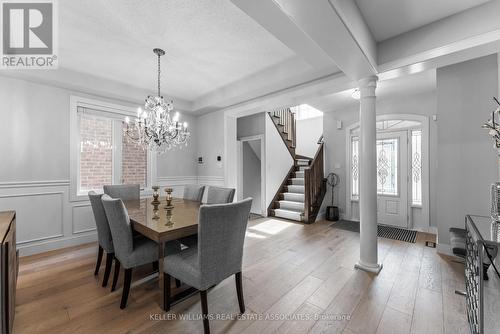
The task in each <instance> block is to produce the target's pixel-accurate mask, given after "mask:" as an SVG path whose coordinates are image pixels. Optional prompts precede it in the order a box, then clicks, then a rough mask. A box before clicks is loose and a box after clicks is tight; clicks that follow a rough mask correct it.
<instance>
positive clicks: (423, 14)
mask: <svg viewBox="0 0 500 334" xmlns="http://www.w3.org/2000/svg"><path fill="white" fill-rule="evenodd" d="M355 1H356V4H357V5H358V8H359V10H360V11H361V14H362V15H363V18H364V19H365V21H366V23H367V24H368V26H369V28H370V30H371V32H372V34H373V36H374V38H375V40H377V41H383V40H386V39H388V38H391V37H394V36H397V35H400V34H402V33H405V32H408V31H410V30H413V29H416V28H419V27H422V26H424V25H426V24H429V23H432V22H435V21H439V20H441V19H443V18H445V17H447V16H450V15H453V14H457V13H459V12H462V11H464V10H467V9H470V8H472V7H475V6H478V5H481V4H483V3H486V2H488V1H489V0H355Z"/></svg>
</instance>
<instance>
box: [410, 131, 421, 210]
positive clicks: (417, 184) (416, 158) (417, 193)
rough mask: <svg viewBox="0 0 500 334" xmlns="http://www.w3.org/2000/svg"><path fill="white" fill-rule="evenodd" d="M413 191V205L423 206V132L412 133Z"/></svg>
mask: <svg viewBox="0 0 500 334" xmlns="http://www.w3.org/2000/svg"><path fill="white" fill-rule="evenodd" d="M411 191H412V196H411V200H412V204H413V205H422V131H421V130H413V131H412V132H411Z"/></svg>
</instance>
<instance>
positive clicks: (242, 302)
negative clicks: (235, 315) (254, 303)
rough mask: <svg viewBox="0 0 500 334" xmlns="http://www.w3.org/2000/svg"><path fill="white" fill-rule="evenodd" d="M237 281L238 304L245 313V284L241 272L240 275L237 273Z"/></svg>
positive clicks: (235, 276)
mask: <svg viewBox="0 0 500 334" xmlns="http://www.w3.org/2000/svg"><path fill="white" fill-rule="evenodd" d="M234 278H235V281H236V293H237V294H238V304H240V312H241V313H245V300H244V299H243V284H242V279H241V278H242V277H241V271H240V272H239V273H236V275H234Z"/></svg>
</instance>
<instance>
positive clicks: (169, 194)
mask: <svg viewBox="0 0 500 334" xmlns="http://www.w3.org/2000/svg"><path fill="white" fill-rule="evenodd" d="M172 191H173V189H172V188H165V192H166V193H167V197H166V200H167V205H166V206H165V208H166V209H168V208H169V207H173V206H172Z"/></svg>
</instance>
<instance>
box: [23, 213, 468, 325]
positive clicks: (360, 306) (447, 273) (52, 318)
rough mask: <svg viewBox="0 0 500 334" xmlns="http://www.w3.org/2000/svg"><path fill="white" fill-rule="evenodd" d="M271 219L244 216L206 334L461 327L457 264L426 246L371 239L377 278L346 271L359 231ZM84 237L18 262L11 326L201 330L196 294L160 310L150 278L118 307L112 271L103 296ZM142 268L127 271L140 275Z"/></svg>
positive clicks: (212, 296) (212, 299) (91, 247)
mask: <svg viewBox="0 0 500 334" xmlns="http://www.w3.org/2000/svg"><path fill="white" fill-rule="evenodd" d="M329 224H330V223H329V222H326V221H323V222H318V223H315V224H312V225H301V224H295V223H292V222H288V221H283V220H278V219H257V220H252V221H250V223H249V227H248V231H247V236H246V241H245V252H244V266H243V290H244V296H245V302H246V306H247V312H246V313H245V315H244V316H243V317H240V318H238V310H239V309H238V301H237V297H236V288H235V284H234V277H230V278H228V279H227V280H225V281H224V282H222V283H221V284H219V285H218V286H216V287H215V288H213V289H212V290H211V291H210V292H209V293H208V303H209V312H210V313H211V314H212V317H213V318H214V320H212V321H211V323H210V326H211V330H212V333H258V334H264V333H351V334H352V333H354V334H364V333H376V334H388V333H398V334H405V333H425V334H430V333H453V334H459V333H467V328H468V327H467V323H466V317H465V299H464V298H463V297H461V296H458V295H455V294H454V290H455V289H456V288H459V289H460V288H462V289H463V285H464V283H463V266H462V265H460V264H457V263H454V262H450V261H449V259H448V258H446V257H444V256H441V255H438V254H437V253H436V251H435V249H431V248H428V247H425V245H424V241H425V240H433V236H431V235H426V234H422V233H419V235H418V240H417V243H415V244H410V243H405V242H400V241H395V240H388V239H382V238H379V258H380V259H381V261H382V262H383V264H384V268H383V269H382V271H381V272H380V274H379V275H378V276H374V275H372V274H368V273H366V272H363V271H359V270H355V269H354V263H355V262H356V261H357V260H358V256H359V234H357V233H354V232H349V231H344V230H340V229H335V228H331V227H329ZM96 251H97V246H96V245H95V244H88V245H83V246H78V247H73V248H69V249H64V250H58V251H54V252H49V253H45V254H40V255H36V256H30V257H24V258H22V259H21V261H20V269H19V281H18V286H17V289H18V290H17V303H16V304H17V306H16V319H15V323H14V333H30V334H31V333H72V334H74V333H92V334H96V333H166V332H168V333H202V332H203V326H202V321H201V320H199V318H197V317H199V314H200V313H201V310H200V302H199V297H198V295H196V296H193V297H191V298H189V299H187V300H185V301H183V302H181V303H179V304H177V305H175V306H174V307H173V309H172V311H171V312H169V313H164V312H162V310H161V309H160V307H159V298H160V291H159V289H158V284H157V281H155V280H151V281H149V282H146V283H143V284H140V285H137V286H135V287H132V289H131V292H130V297H129V303H128V307H127V308H126V309H125V310H120V308H119V301H120V296H121V284H122V282H123V272H122V273H121V276H120V280H119V282H120V283H119V286H118V289H117V291H115V292H113V293H110V292H109V287H108V288H102V287H101V286H100V282H101V280H102V275H103V271H104V268H103V267H102V268H101V271H100V273H99V276H98V277H95V276H94V275H93V269H94V265H95V260H96ZM151 270H152V268H151V267H150V266H145V267H144V268H141V269H140V270H138V271H137V272H136V273H134V281H137V280H138V279H140V278H141V277H145V276H147V275H148V274H149V273H150V272H151Z"/></svg>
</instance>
